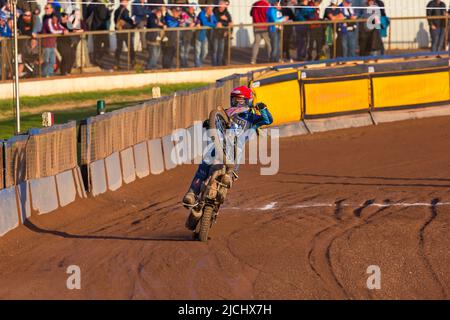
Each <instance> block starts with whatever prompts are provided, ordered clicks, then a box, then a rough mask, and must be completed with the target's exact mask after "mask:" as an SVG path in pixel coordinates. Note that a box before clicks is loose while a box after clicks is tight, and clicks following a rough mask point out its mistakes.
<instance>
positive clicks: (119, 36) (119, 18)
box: [114, 0, 136, 69]
mask: <svg viewBox="0 0 450 320" xmlns="http://www.w3.org/2000/svg"><path fill="white" fill-rule="evenodd" d="M127 6H128V0H120V6H119V7H118V8H117V9H116V10H115V11H114V23H115V25H116V27H115V28H116V31H122V30H130V29H133V28H134V27H135V25H134V21H133V20H132V19H131V17H130V11H128V8H127ZM128 36H129V38H128ZM128 39H129V40H130V41H129V42H128ZM124 43H125V45H126V46H127V48H128V51H129V52H130V60H131V61H130V63H131V65H132V66H134V64H135V61H136V57H135V52H134V33H131V34H129V33H123V32H120V33H116V52H115V55H114V57H115V59H116V64H115V66H114V68H115V69H120V55H121V54H122V48H123V44H124Z"/></svg>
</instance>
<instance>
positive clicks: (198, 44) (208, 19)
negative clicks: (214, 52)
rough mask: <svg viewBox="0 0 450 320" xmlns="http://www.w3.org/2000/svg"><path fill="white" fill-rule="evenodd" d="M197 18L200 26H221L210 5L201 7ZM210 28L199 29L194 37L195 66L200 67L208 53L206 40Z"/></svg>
mask: <svg viewBox="0 0 450 320" xmlns="http://www.w3.org/2000/svg"><path fill="white" fill-rule="evenodd" d="M198 20H199V22H200V25H201V26H202V27H210V28H216V27H221V26H222V24H221V23H220V22H218V21H217V18H216V16H215V15H214V12H213V7H212V6H207V7H204V8H203V9H202V11H201V12H200V13H199V15H198ZM210 31H211V30H200V31H199V32H198V34H197V38H196V39H195V66H196V67H201V66H202V64H203V61H204V60H205V58H206V56H207V55H208V42H209V39H210V37H209V36H208V35H209V34H210Z"/></svg>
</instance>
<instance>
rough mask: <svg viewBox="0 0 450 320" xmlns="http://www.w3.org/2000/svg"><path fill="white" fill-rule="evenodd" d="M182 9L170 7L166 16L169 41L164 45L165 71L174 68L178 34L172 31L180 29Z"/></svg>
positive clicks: (163, 62) (163, 61)
mask: <svg viewBox="0 0 450 320" xmlns="http://www.w3.org/2000/svg"><path fill="white" fill-rule="evenodd" d="M180 17H181V7H169V10H167V12H166V15H165V16H164V24H165V25H166V27H167V29H168V30H167V33H166V34H167V41H165V42H163V44H162V48H161V49H162V67H163V69H170V68H172V64H173V58H174V57H175V54H176V48H177V45H178V44H177V39H178V38H177V32H176V31H170V29H175V28H178V27H180Z"/></svg>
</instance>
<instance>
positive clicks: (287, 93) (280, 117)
mask: <svg viewBox="0 0 450 320" xmlns="http://www.w3.org/2000/svg"><path fill="white" fill-rule="evenodd" d="M293 73H295V76H297V75H298V73H297V71H295V72H293V71H292V70H290V71H288V72H283V73H282V74H281V75H280V74H277V76H275V77H274V78H273V79H274V80H276V78H279V77H280V79H281V76H284V75H289V74H290V77H291V78H292V76H294V75H292V74H293ZM295 78H296V79H295V80H289V81H282V82H273V83H268V84H264V81H262V79H258V80H257V81H254V82H253V83H252V86H254V87H253V91H254V93H255V103H258V102H264V103H265V104H266V105H267V107H268V108H269V110H270V113H271V114H272V116H273V124H274V125H280V124H284V123H289V122H294V121H300V120H301V116H302V114H301V107H300V87H299V83H298V80H297V77H295ZM255 85H256V86H255ZM258 85H259V86H258Z"/></svg>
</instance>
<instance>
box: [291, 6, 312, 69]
mask: <svg viewBox="0 0 450 320" xmlns="http://www.w3.org/2000/svg"><path fill="white" fill-rule="evenodd" d="M313 15H314V8H309V7H308V0H300V5H299V8H297V12H296V14H295V21H299V22H302V21H307V20H309V19H310V18H311V17H312V16H313ZM295 31H296V41H297V60H298V61H305V60H306V54H307V48H308V31H309V27H308V25H302V24H300V25H296V26H295Z"/></svg>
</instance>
